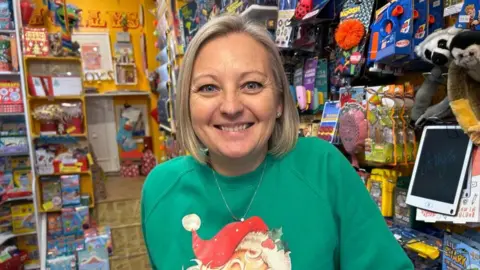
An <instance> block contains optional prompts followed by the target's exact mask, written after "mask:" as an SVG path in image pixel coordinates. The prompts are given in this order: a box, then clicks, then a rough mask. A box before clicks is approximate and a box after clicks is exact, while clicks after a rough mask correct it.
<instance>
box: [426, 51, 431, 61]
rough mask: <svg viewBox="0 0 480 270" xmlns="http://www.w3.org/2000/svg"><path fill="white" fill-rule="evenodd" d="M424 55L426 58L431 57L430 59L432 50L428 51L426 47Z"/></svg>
mask: <svg viewBox="0 0 480 270" xmlns="http://www.w3.org/2000/svg"><path fill="white" fill-rule="evenodd" d="M425 57H426V58H427V59H428V60H431V59H432V51H430V50H429V49H426V50H425Z"/></svg>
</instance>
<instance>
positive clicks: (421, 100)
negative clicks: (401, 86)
mask: <svg viewBox="0 0 480 270" xmlns="http://www.w3.org/2000/svg"><path fill="white" fill-rule="evenodd" d="M461 31H463V30H461V29H457V28H455V27H450V28H447V29H444V30H439V31H435V32H433V33H431V34H430V35H429V36H428V37H427V38H426V39H425V40H424V41H423V42H422V43H420V44H419V45H418V46H417V47H415V53H416V54H417V55H418V56H419V57H420V58H422V59H423V60H424V61H426V62H429V63H431V64H433V65H434V68H433V69H432V70H431V72H430V74H429V75H428V76H427V78H426V80H425V81H424V83H423V84H422V86H421V87H420V88H419V89H418V90H417V93H416V95H415V104H414V105H413V108H412V113H411V119H412V120H413V121H415V125H417V126H419V125H422V124H423V123H424V122H425V120H427V119H429V118H435V119H445V118H448V117H449V116H453V115H452V112H451V109H450V106H449V101H448V98H445V99H444V100H443V101H441V102H440V103H438V104H435V105H434V106H431V107H429V106H430V105H431V102H432V98H433V96H434V95H435V93H436V92H437V90H438V87H439V86H440V85H442V84H445V80H444V79H443V77H442V73H443V69H444V68H445V67H448V65H449V64H450V62H451V60H452V57H451V54H450V50H449V45H450V42H451V40H452V39H453V37H454V36H455V35H456V34H457V33H459V32H461Z"/></svg>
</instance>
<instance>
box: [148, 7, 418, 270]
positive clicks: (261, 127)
mask: <svg viewBox="0 0 480 270" xmlns="http://www.w3.org/2000/svg"><path fill="white" fill-rule="evenodd" d="M179 77H180V81H179V85H178V88H177V100H176V107H177V114H176V116H177V119H176V121H177V125H178V135H177V139H178V142H179V143H180V145H181V146H182V147H183V148H185V149H186V150H188V151H189V153H190V154H191V156H184V157H178V158H175V159H173V160H170V161H168V162H165V163H162V164H160V165H158V166H157V167H156V168H155V169H154V170H153V171H152V172H151V173H150V175H149V176H148V179H147V181H146V182H145V185H144V188H143V197H142V226H143V233H144V237H145V243H146V245H147V249H148V253H149V256H150V261H151V265H152V268H153V269H162V270H174V269H274V270H283V269H299V270H306V269H322V270H323V269H324V270H328V269H355V270H363V269H365V270H367V269H368V270H376V269H382V270H385V269H402V270H403V269H413V267H412V265H411V262H410V261H409V259H408V258H407V256H406V255H405V254H404V253H403V250H402V249H401V247H400V246H399V245H398V244H397V242H396V241H395V239H394V238H393V236H392V234H391V233H390V231H389V230H388V228H387V227H386V225H385V222H384V220H383V218H382V216H381V215H380V213H379V210H378V208H377V206H376V205H375V204H374V203H373V201H372V200H371V199H370V197H369V195H368V193H367V191H366V189H365V186H364V185H363V184H362V181H361V180H360V178H359V176H358V175H357V174H356V172H355V171H354V169H353V168H352V167H351V165H350V164H349V163H348V161H347V160H346V159H345V158H344V156H343V155H342V154H341V153H340V152H339V151H337V150H336V148H335V147H333V146H332V145H330V144H328V143H326V142H324V141H321V140H320V139H317V138H299V139H297V136H298V134H297V130H298V123H299V117H298V114H297V109H296V106H295V104H294V102H293V99H292V98H291V96H290V92H289V91H288V89H289V88H288V82H287V79H286V77H285V74H284V70H283V67H282V61H281V58H280V56H279V54H278V51H277V49H276V47H275V44H274V42H273V41H272V39H271V37H270V36H269V34H268V33H267V32H266V31H265V30H264V29H263V28H262V27H259V26H255V25H253V24H251V23H248V22H246V21H244V20H243V19H242V18H241V17H238V16H222V17H219V18H216V19H214V20H212V21H210V22H209V23H207V24H206V25H205V26H204V27H203V28H202V29H201V30H200V31H199V32H198V33H197V34H196V36H195V37H194V38H193V39H192V41H191V42H190V44H189V46H188V50H187V52H186V54H185V56H184V60H183V64H182V67H181V70H180V76H179Z"/></svg>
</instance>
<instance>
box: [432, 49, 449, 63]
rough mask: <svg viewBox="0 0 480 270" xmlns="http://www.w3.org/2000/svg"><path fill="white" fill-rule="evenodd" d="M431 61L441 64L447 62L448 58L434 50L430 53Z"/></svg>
mask: <svg viewBox="0 0 480 270" xmlns="http://www.w3.org/2000/svg"><path fill="white" fill-rule="evenodd" d="M432 62H433V63H434V64H436V65H439V66H442V65H445V64H446V63H447V62H448V58H447V57H446V56H445V55H443V54H441V53H436V52H434V53H433V55H432Z"/></svg>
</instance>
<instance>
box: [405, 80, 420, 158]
mask: <svg viewBox="0 0 480 270" xmlns="http://www.w3.org/2000/svg"><path fill="white" fill-rule="evenodd" d="M403 100H404V103H405V106H404V112H403V122H404V123H405V135H406V136H405V137H404V145H405V151H404V154H405V161H406V163H408V164H415V157H416V156H417V139H416V136H415V130H414V129H413V127H412V125H410V122H411V118H410V114H411V112H412V108H413V105H414V103H415V90H414V89H413V85H412V84H410V83H406V84H405V86H404V98H403Z"/></svg>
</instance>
